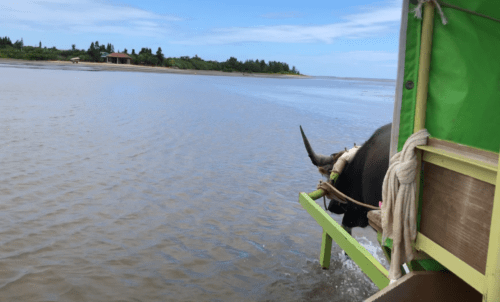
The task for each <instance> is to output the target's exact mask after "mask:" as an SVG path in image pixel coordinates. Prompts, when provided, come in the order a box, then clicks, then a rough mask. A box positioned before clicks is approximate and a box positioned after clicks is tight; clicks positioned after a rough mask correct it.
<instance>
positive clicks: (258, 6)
mask: <svg viewBox="0 0 500 302" xmlns="http://www.w3.org/2000/svg"><path fill="white" fill-rule="evenodd" d="M401 3H402V1H401V0H387V1H368V0H364V1H361V0H353V1H335V0H330V1H262V0H254V1H226V0H220V1H195V0H183V1H176V2H171V1H148V0H144V1H131V0H124V1H120V0H116V1H115V0H112V1H108V0H97V1H94V0H45V1H36V0H35V1H33V0H18V1H13V0H0V36H9V37H10V38H11V39H12V40H13V41H15V40H17V39H20V38H21V37H22V38H23V41H24V44H25V45H36V46H37V45H38V42H39V41H42V45H43V46H47V47H52V46H55V47H57V48H59V49H69V48H71V44H76V47H77V48H79V49H82V48H83V49H88V48H89V46H90V43H91V42H93V41H94V42H95V41H99V43H100V44H103V43H104V44H106V43H112V44H113V45H114V46H115V50H120V51H122V50H123V49H124V48H127V49H128V50H129V51H131V49H133V48H134V49H135V50H136V51H138V50H140V49H141V48H142V47H148V48H151V49H152V50H153V52H156V50H157V49H158V47H161V48H162V50H163V53H164V54H165V56H175V57H178V56H194V55H198V56H199V57H201V58H203V59H205V60H217V61H225V60H227V59H228V58H229V57H231V56H234V57H237V58H238V60H240V61H244V60H246V59H254V60H255V59H259V60H262V59H263V60H265V61H266V62H267V61H281V62H286V63H288V64H289V65H290V66H296V68H297V69H298V70H299V71H300V72H301V73H303V74H308V75H316V76H340V77H368V78H386V79H395V78H396V67H397V50H398V37H399V24H400V18H401Z"/></svg>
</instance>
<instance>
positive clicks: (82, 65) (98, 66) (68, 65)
mask: <svg viewBox="0 0 500 302" xmlns="http://www.w3.org/2000/svg"><path fill="white" fill-rule="evenodd" d="M3 64H6V65H21V66H46V67H54V68H55V69H64V70H84V71H129V72H150V73H171V74H191V75H209V76H229V77H255V78H277V79H280V78H281V79H283V78H284V79H309V78H311V76H306V75H288V74H267V73H246V72H239V71H233V72H224V71H217V70H196V69H176V68H170V67H151V66H142V65H132V64H130V65H129V64H112V63H92V62H79V63H78V64H74V63H72V62H70V61H29V60H21V59H5V58H0V66H1V65H3ZM63 67H64V68H63Z"/></svg>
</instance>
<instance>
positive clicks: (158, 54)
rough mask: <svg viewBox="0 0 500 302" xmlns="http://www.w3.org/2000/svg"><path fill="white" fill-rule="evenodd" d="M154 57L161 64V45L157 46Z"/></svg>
mask: <svg viewBox="0 0 500 302" xmlns="http://www.w3.org/2000/svg"><path fill="white" fill-rule="evenodd" d="M156 58H157V59H158V63H159V64H163V59H164V57H163V54H162V53H161V47H158V50H157V51H156Z"/></svg>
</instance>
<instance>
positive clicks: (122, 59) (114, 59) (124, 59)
mask: <svg viewBox="0 0 500 302" xmlns="http://www.w3.org/2000/svg"><path fill="white" fill-rule="evenodd" d="M131 60H132V58H131V57H129V55H127V54H126V53H119V52H114V53H112V54H109V55H107V56H106V63H116V64H130V61H131Z"/></svg>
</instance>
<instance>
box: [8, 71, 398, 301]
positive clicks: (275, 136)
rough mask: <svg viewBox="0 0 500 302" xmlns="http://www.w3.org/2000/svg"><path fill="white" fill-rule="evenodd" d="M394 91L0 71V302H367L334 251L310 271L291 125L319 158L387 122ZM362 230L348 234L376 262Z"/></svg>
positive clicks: (308, 179) (362, 282) (314, 232)
mask: <svg viewBox="0 0 500 302" xmlns="http://www.w3.org/2000/svg"><path fill="white" fill-rule="evenodd" d="M393 90H394V84H393V83H391V82H389V83H387V82H367V81H347V80H338V79H328V78H322V79H303V80H296V79H259V78H237V77H210V76H189V75H173V74H150V73H147V74H146V73H121V72H86V71H71V70H37V69H26V68H11V67H5V66H4V67H0V91H1V92H2V93H1V95H0V150H1V152H0V162H1V173H0V198H1V200H0V218H1V219H0V234H1V236H0V259H1V261H0V270H1V272H2V273H1V274H0V300H1V301H159V300H162V301H174V300H175V301H193V300H203V301H254V300H283V301H284V300H289V301H301V300H308V301H314V300H319V299H324V298H325V297H328V299H331V300H332V301H346V300H349V301H355V300H362V299H363V298H366V297H368V296H370V295H371V294H373V293H374V292H376V290H377V289H376V287H375V286H374V285H373V284H372V283H371V282H370V281H369V279H368V278H367V277H366V276H364V274H363V273H362V272H361V271H360V270H359V268H357V267H356V265H353V263H352V261H351V260H347V259H345V258H344V256H343V254H342V253H341V250H340V249H339V248H338V247H336V246H335V247H334V249H333V251H332V255H333V257H332V258H333V259H332V266H331V269H330V270H328V271H323V270H321V269H320V268H319V263H318V260H317V258H318V255H319V249H320V244H321V228H320V227H319V226H318V225H317V224H316V223H315V221H314V220H313V219H312V218H311V217H310V216H309V215H308V214H307V213H306V212H305V211H304V210H303V209H302V207H301V206H300V204H298V202H297V199H298V198H297V195H298V192H299V191H311V190H313V189H314V187H315V185H316V183H317V180H318V179H319V174H318V173H317V171H316V169H315V168H314V167H313V166H312V165H311V163H310V161H309V158H308V157H307V154H306V152H305V150H304V147H303V146H302V141H301V137H300V133H299V125H300V124H301V125H302V126H303V127H304V129H305V131H306V133H307V134H308V136H309V138H310V140H311V142H312V143H313V145H314V147H315V148H316V149H317V151H319V152H322V153H328V154H329V153H333V152H334V151H336V150H339V149H343V147H344V146H349V145H351V144H352V143H353V142H354V141H355V142H357V143H362V142H363V141H364V140H366V139H367V138H368V137H369V136H370V134H371V132H372V131H373V130H375V129H376V128H377V127H379V126H381V125H383V124H385V123H387V122H388V121H390V120H391V115H392V97H391V95H392V93H393ZM334 218H335V219H336V220H338V221H340V219H341V217H340V216H334ZM373 233H374V232H373V231H372V230H369V229H359V230H357V229H355V231H354V234H355V236H356V237H358V238H361V239H362V242H363V244H364V245H365V246H367V247H368V248H370V249H372V250H373V251H375V250H376V249H375V246H376V243H374V242H373ZM366 238H369V239H366ZM377 257H379V259H380V258H382V257H383V256H382V253H381V251H380V250H378V256H377Z"/></svg>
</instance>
